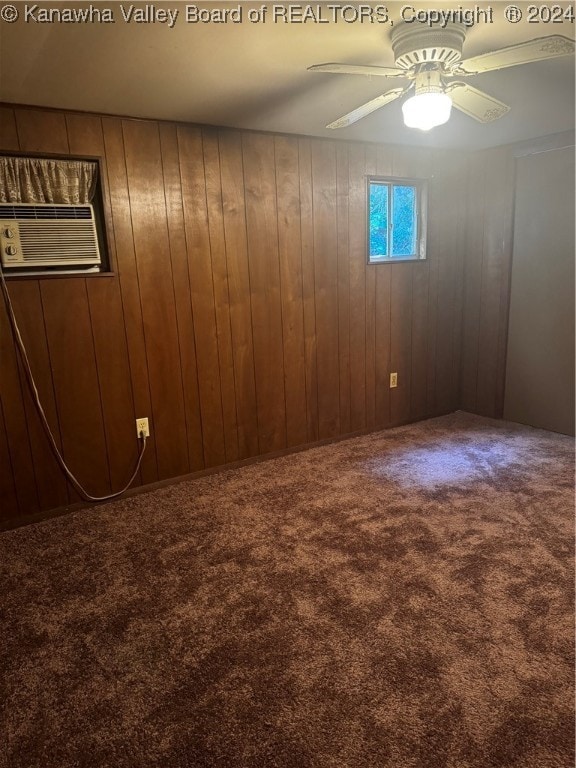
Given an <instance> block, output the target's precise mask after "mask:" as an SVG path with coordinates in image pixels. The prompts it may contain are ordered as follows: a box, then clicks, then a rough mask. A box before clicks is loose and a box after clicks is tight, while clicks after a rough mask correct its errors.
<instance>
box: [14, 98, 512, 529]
mask: <svg viewBox="0 0 576 768" xmlns="http://www.w3.org/2000/svg"><path fill="white" fill-rule="evenodd" d="M0 118H1V140H0V141H1V143H0V148H1V149H3V150H12V151H33V152H47V153H62V154H66V153H71V154H75V155H83V154H85V155H90V156H95V155H97V156H102V157H103V158H104V159H105V168H106V176H105V178H104V179H103V186H104V192H105V196H106V204H107V210H108V216H109V225H110V226H109V232H108V235H109V240H110V247H111V251H112V259H113V263H114V267H115V271H114V274H113V275H111V276H93V277H76V276H74V277H61V278H47V279H26V280H23V279H21V280H18V279H11V280H10V281H9V289H10V293H11V296H12V299H13V303H14V307H15V311H16V315H17V318H18V321H19V323H20V325H21V330H22V334H23V337H24V340H25V343H26V345H27V347H28V352H29V356H30V359H31V363H32V368H33V371H34V374H35V376H36V378H37V383H38V388H39V390H40V394H41V397H42V401H43V403H44V407H45V409H46V413H47V416H48V419H49V421H50V423H51V425H52V428H53V430H54V433H55V435H56V438H57V440H58V442H59V444H60V446H61V448H62V451H63V453H64V455H65V457H66V460H67V461H68V463H69V464H70V466H71V468H72V470H73V471H74V472H75V473H76V475H77V476H78V478H79V479H80V480H81V481H82V482H83V484H84V485H85V486H86V488H87V489H88V490H89V491H90V492H91V493H94V494H105V493H107V492H109V491H110V490H113V489H117V488H118V487H119V486H120V485H121V484H123V483H124V482H125V480H126V479H127V477H128V476H129V474H130V472H131V470H132V467H133V465H134V462H135V459H136V457H137V453H138V443H137V440H136V435H135V418H136V417H137V416H138V417H141V416H148V417H149V418H150V423H151V430H152V438H151V440H150V441H149V446H148V450H147V452H146V455H145V457H144V461H143V463H142V468H141V472H140V475H139V477H138V479H137V484H149V483H153V482H155V481H158V480H163V479H167V478H172V477H177V476H181V475H185V474H188V473H191V472H195V471H197V470H202V469H204V468H209V467H215V466H220V465H225V464H229V463H231V462H236V461H238V460H241V459H245V458H248V457H254V456H260V455H264V454H268V453H271V452H275V451H280V450H282V449H286V448H290V447H295V446H300V445H304V444H309V443H313V442H315V441H318V440H323V439H328V438H335V437H338V436H340V435H345V434H349V433H354V432H357V431H361V430H370V429H376V428H380V427H387V426H390V425H392V424H397V423H401V422H405V421H408V420H416V419H421V418H425V417H427V416H432V415H435V414H440V413H444V412H448V411H451V410H454V409H456V408H457V407H458V406H459V404H460V371H461V356H462V349H464V355H465V359H466V365H465V367H464V370H465V374H466V398H465V401H466V404H468V403H470V405H471V406H472V405H476V404H478V405H479V407H482V408H484V401H482V403H480V399H479V393H480V392H482V393H484V388H483V387H484V385H483V384H482V385H481V384H480V377H479V378H478V384H477V387H476V395H475V397H476V400H475V401H474V403H472V399H471V398H470V397H468V393H469V391H471V389H472V387H471V386H470V379H471V375H472V374H471V372H472V370H473V369H475V370H476V371H478V372H479V371H482V376H484V378H486V379H488V377H491V379H490V380H491V381H492V379H494V375H495V374H494V366H495V365H498V364H499V363H500V361H499V359H498V362H497V363H495V362H494V360H493V358H492V357H490V354H489V352H490V349H489V348H490V345H491V343H492V339H493V337H494V328H493V327H492V322H496V321H497V319H499V318H500V315H501V314H502V306H501V305H500V304H499V305H498V306H499V308H500V309H499V313H496V314H495V313H494V312H493V307H492V303H494V302H496V304H498V302H499V301H501V296H502V295H503V293H502V292H500V293H497V295H496V294H494V292H493V291H494V290H495V286H496V283H497V282H498V279H499V277H498V275H497V274H496V272H498V270H499V269H500V267H499V266H498V265H496V263H495V262H493V261H492V260H491V259H492V256H491V255H489V256H488V257H487V258H485V261H484V262H481V271H482V274H483V275H485V277H486V279H485V280H484V282H483V284H482V290H481V292H480V295H479V296H476V294H475V295H474V297H473V299H471V297H470V292H471V285H472V284H473V282H474V280H475V277H474V274H472V273H473V270H475V269H477V268H478V264H477V263H476V262H475V261H474V264H473V265H472V266H471V265H470V264H468V263H467V270H468V271H467V281H466V291H467V294H466V296H467V301H473V302H475V303H474V307H475V315H474V317H472V315H470V316H469V317H468V316H467V317H468V320H467V323H468V324H467V325H465V326H464V330H465V334H466V338H467V339H468V341H469V342H470V347H472V346H473V343H472V342H471V339H472V336H473V335H474V334H476V335H477V336H478V335H479V337H480V339H481V342H480V347H479V350H478V353H477V354H479V358H478V360H477V359H476V358H474V359H472V357H473V355H472V353H471V352H470V350H469V349H468V347H466V345H464V347H463V345H462V329H463V326H462V323H461V317H462V301H463V288H464V279H463V273H464V246H465V235H466V192H467V189H466V184H467V183H466V180H467V167H468V162H469V160H468V157H467V156H464V155H462V154H459V153H454V152H447V151H446V152H445V151H432V150H414V149H410V148H398V147H388V146H376V145H367V144H359V143H348V142H341V141H329V140H323V139H310V138H299V137H294V136H284V135H271V134H261V133H252V132H241V131H235V130H228V129H222V130H220V129H214V128H205V127H198V126H192V125H183V124H171V123H159V122H154V121H144V120H130V119H120V118H114V117H101V116H92V115H79V114H67V113H63V112H57V111H48V110H46V111H45V110H35V109H27V108H16V109H13V108H11V107H10V106H5V107H3V108H2V109H1V110H0ZM480 165H481V164H480ZM494 166H497V162H495V163H494ZM375 173H379V174H393V175H396V176H403V175H407V176H418V177H426V178H429V179H430V183H429V226H428V231H429V238H428V259H427V260H426V261H424V262H416V263H404V264H402V263H400V264H393V265H370V266H368V265H367V264H366V232H365V177H366V175H367V174H375ZM486 197H487V195H486ZM485 205H489V206H491V207H492V208H493V209H494V213H495V215H497V216H501V217H504V215H505V214H504V213H503V212H502V211H500V210H499V208H498V202H497V201H496V200H492V199H491V200H488V199H486V201H485ZM492 208H491V210H492ZM483 253H485V254H486V253H488V251H483ZM490 253H491V252H490ZM486 280H488V281H489V282H486ZM477 305H478V307H479V308H478V307H477ZM488 307H489V310H488ZM476 309H478V311H476ZM488 311H489V314H490V318H491V321H490V326H489V327H486V328H483V327H482V331H481V333H480V334H478V330H479V328H480V326H482V323H481V322H480V323H478V321H477V318H476V315H478V313H480V315H481V316H482V317H486V312H488ZM473 314H474V313H473ZM498 321H499V320H498ZM472 326H473V327H472ZM475 354H476V353H475ZM471 355H472V356H471ZM483 356H485V357H486V360H487V359H488V357H490V361H489V363H490V366H489V367H486V360H485V359H484V357H483ZM0 359H1V371H0V478H1V480H0V499H1V516H0V517H1V522H2V524H4V525H6V524H13V523H16V522H17V521H23V520H26V519H27V518H31V517H32V516H34V515H35V514H37V513H38V512H41V511H43V510H50V509H53V508H57V507H61V506H63V505H66V504H68V503H70V502H73V501H75V500H77V498H78V497H77V495H76V493H75V492H74V490H73V489H72V488H71V487H70V486H69V485H68V484H67V483H66V482H65V480H64V479H63V477H62V475H61V473H60V471H59V470H58V468H57V466H56V464H55V461H54V459H53V458H52V456H51V453H50V451H49V448H48V443H47V441H46V438H45V437H44V435H43V433H42V430H41V427H40V424H39V420H38V417H37V415H36V413H35V411H34V408H33V405H32V401H31V398H30V394H29V392H28V389H27V387H26V385H25V381H24V377H23V373H22V370H21V368H20V365H19V363H18V361H17V356H16V353H15V348H14V344H13V341H12V338H11V335H10V331H9V327H8V322H7V317H6V312H5V308H4V306H0ZM480 361H481V364H480ZM391 371H397V372H398V388H397V389H394V390H390V389H389V386H388V381H389V374H390V372H391ZM484 396H485V395H484V394H483V395H482V397H484Z"/></svg>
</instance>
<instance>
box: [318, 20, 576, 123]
mask: <svg viewBox="0 0 576 768" xmlns="http://www.w3.org/2000/svg"><path fill="white" fill-rule="evenodd" d="M466 29H467V27H466V25H464V24H459V23H449V24H447V25H446V26H445V27H444V28H442V29H434V28H425V29H422V28H418V27H413V26H412V25H408V24H404V25H401V26H398V27H395V28H394V29H393V31H392V35H391V41H392V50H393V52H394V63H395V64H396V66H395V67H378V66H367V65H361V64H315V65H314V66H312V67H308V69H309V70H311V71H314V72H332V73H336V74H344V75H370V76H372V75H376V76H378V77H389V78H397V79H406V80H408V81H409V83H408V85H406V86H405V87H403V88H393V89H392V90H390V91H387V92H386V93H383V94H382V95H381V96H377V97H376V98H375V99H372V100H371V101H368V102H367V103H366V104H362V105H361V106H359V107H357V108H356V109H353V110H352V112H348V113H347V114H346V115H343V116H342V117H340V118H338V120H334V121H333V122H332V123H330V124H329V125H327V126H326V127H327V128H344V127H346V126H349V125H352V124H353V123H355V122H357V121H358V120H361V119H362V118H363V117H366V116H367V115H369V114H370V113H371V112H374V111H375V110H377V109H380V108H381V107H384V106H386V104H390V102H392V101H395V100H396V99H400V98H402V97H403V96H406V95H408V94H411V93H412V95H411V98H409V99H407V100H406V101H405V102H404V104H403V105H402V111H403V114H404V123H405V125H407V126H408V127H411V128H420V129H421V130H424V131H427V130H430V129H431V128H434V127H435V126H437V125H442V124H443V123H445V122H447V120H448V119H449V117H450V112H451V108H452V105H453V106H455V107H456V109H459V110H460V111H461V112H464V114H466V115H468V116H469V117H473V118H474V119H475V120H478V121H479V122H481V123H490V122H492V121H493V120H497V119H498V118H500V117H502V116H503V115H505V114H506V113H507V112H508V111H509V110H510V107H509V106H508V105H507V104H504V103H503V102H502V101H499V100H498V99H496V98H494V97H493V96H490V95H489V94H487V93H485V92H484V91H479V90H478V89H477V88H474V87H473V86H471V85H469V84H468V83H466V82H464V81H463V80H461V79H460V78H465V77H471V76H474V75H479V74H482V73H484V72H491V71H493V70H497V69H505V68H506V67H514V66H517V65H519V64H529V63H530V62H533V61H541V60H543V59H551V58H555V57H556V56H565V55H567V54H570V53H574V41H573V40H570V38H568V37H564V36H562V35H551V36H549V37H538V38H536V39H534V40H528V41H526V42H524V43H519V44H518V45H511V46H508V47H507V48H500V49H499V50H497V51H490V52H489V53H483V54H480V55H479V56H473V57H472V58H469V59H464V60H462V47H463V45H464V40H465V38H466Z"/></svg>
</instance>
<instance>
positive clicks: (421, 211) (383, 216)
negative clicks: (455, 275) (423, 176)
mask: <svg viewBox="0 0 576 768" xmlns="http://www.w3.org/2000/svg"><path fill="white" fill-rule="evenodd" d="M425 206H426V187H425V182H423V181H420V180H415V179H389V178H379V177H370V178H369V179H368V263H369V264H382V263H390V262H393V261H411V260H417V259H425V258H426V210H425Z"/></svg>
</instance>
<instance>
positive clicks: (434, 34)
mask: <svg viewBox="0 0 576 768" xmlns="http://www.w3.org/2000/svg"><path fill="white" fill-rule="evenodd" d="M465 35H466V27H465V26H464V25H463V24H455V23H453V24H447V25H446V26H445V27H444V28H442V29H430V28H426V27H425V28H422V27H420V26H416V25H415V24H414V25H412V24H410V25H408V24H403V25H401V26H399V27H395V28H394V29H393V30H392V36H391V39H392V50H393V51H394V60H395V63H396V66H397V67H400V68H401V69H406V70H409V69H412V68H417V67H419V66H420V65H422V64H441V65H442V66H443V68H444V69H446V70H450V69H452V68H453V67H454V66H456V64H457V63H458V62H459V61H460V59H461V58H462V46H463V45H464V38H465Z"/></svg>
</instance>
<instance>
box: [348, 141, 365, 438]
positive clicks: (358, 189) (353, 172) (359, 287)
mask: <svg viewBox="0 0 576 768" xmlns="http://www.w3.org/2000/svg"><path fill="white" fill-rule="evenodd" d="M365 171H366V158H365V148H364V146H363V145H361V144H352V145H351V146H350V160H349V172H350V190H349V201H350V207H349V213H348V221H349V225H348V237H349V244H348V252H349V254H350V394H351V400H350V425H351V428H352V431H353V432H355V431H356V430H359V429H364V428H365V427H366V274H365V273H366V178H365Z"/></svg>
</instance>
